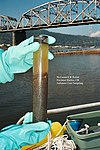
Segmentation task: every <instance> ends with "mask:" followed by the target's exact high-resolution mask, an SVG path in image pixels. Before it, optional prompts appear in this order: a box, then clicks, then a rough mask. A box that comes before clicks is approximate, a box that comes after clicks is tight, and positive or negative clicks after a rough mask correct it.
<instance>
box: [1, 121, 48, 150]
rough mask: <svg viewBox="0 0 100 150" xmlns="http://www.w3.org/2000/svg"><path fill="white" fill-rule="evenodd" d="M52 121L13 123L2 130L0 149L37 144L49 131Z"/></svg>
mask: <svg viewBox="0 0 100 150" xmlns="http://www.w3.org/2000/svg"><path fill="white" fill-rule="evenodd" d="M50 128H51V121H49V120H48V122H43V121H41V122H37V123H31V124H23V125H11V126H8V127H5V128H3V129H2V130H1V131H0V150H14V149H16V150H21V147H22V146H26V145H31V144H36V143H38V142H40V141H41V140H43V139H44V138H45V137H46V136H47V134H48V133H49V131H50Z"/></svg>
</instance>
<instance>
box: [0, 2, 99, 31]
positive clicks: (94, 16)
mask: <svg viewBox="0 0 100 150" xmlns="http://www.w3.org/2000/svg"><path fill="white" fill-rule="evenodd" d="M98 23H100V0H56V1H52V2H48V3H45V4H42V5H40V6H37V7H35V8H32V9H30V10H28V11H27V12H25V13H24V14H22V16H21V17H20V19H19V21H18V20H17V19H16V18H12V17H9V16H0V32H6V31H17V30H29V29H40V28H54V27H64V26H77V25H85V24H98Z"/></svg>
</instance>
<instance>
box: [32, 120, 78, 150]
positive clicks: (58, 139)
mask: <svg viewBox="0 0 100 150" xmlns="http://www.w3.org/2000/svg"><path fill="white" fill-rule="evenodd" d="M67 122H68V121H66V122H65V123H64V124H63V126H62V128H61V129H60V131H59V132H58V133H57V135H56V136H55V137H54V138H52V139H51V131H50V132H49V134H48V142H47V143H45V144H44V145H42V146H39V147H37V148H35V149H34V150H42V149H43V150H75V149H76V145H75V143H74V141H73V140H68V135H67V134H65V135H62V136H59V134H60V132H61V131H62V130H63V128H64V127H65V125H66V123H67ZM31 150H32V149H31Z"/></svg>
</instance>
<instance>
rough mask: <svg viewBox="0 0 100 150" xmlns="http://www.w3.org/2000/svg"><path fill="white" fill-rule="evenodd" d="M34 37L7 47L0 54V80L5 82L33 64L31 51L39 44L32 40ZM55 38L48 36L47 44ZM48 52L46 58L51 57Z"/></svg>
mask: <svg viewBox="0 0 100 150" xmlns="http://www.w3.org/2000/svg"><path fill="white" fill-rule="evenodd" d="M33 41H34V37H33V36H32V37H30V38H29V39H27V40H25V41H23V42H21V43H20V44H19V45H17V46H12V47H9V48H8V50H7V51H5V52H3V53H2V52H1V53H0V55H1V57H0V82H1V83H6V82H8V81H9V82H10V81H12V80H13V79H14V73H23V72H26V71H27V70H29V69H30V68H31V67H32V65H33V60H32V59H34V58H33V52H35V51H37V50H38V49H39V46H40V44H39V43H38V42H33ZM54 42H55V38H53V37H51V36H48V44H53V43H54ZM53 57H54V56H53V55H52V54H51V53H50V52H49V53H48V58H49V59H50V60H51V59H53Z"/></svg>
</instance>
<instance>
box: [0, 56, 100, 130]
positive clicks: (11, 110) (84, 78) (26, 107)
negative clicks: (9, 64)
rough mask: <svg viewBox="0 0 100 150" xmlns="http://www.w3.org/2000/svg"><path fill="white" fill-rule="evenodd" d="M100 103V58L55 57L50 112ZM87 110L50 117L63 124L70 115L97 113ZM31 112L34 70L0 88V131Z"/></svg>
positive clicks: (1, 85)
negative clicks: (51, 110) (55, 109)
mask: <svg viewBox="0 0 100 150" xmlns="http://www.w3.org/2000/svg"><path fill="white" fill-rule="evenodd" d="M99 101H100V55H91V54H90V55H56V56H55V58H54V59H53V60H52V61H49V86H48V109H51V108H58V107H65V106H67V107H68V106H72V105H77V104H86V103H92V102H99ZM98 109H100V107H96V108H93V109H84V110H79V111H78V110H77V111H71V112H70V111H69V112H66V113H62V114H57V115H50V116H48V118H49V119H52V120H53V121H61V122H64V121H65V118H66V116H67V115H69V114H73V113H78V112H85V111H90V110H98ZM28 111H32V69H31V70H30V71H28V72H27V73H24V74H17V75H15V80H14V81H12V82H11V83H6V84H0V120H1V123H0V128H2V127H4V126H7V125H9V124H13V123H16V121H17V120H18V119H19V118H20V117H21V116H23V115H24V114H25V113H26V112H28Z"/></svg>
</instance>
